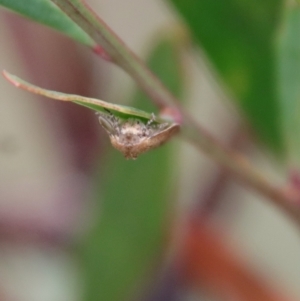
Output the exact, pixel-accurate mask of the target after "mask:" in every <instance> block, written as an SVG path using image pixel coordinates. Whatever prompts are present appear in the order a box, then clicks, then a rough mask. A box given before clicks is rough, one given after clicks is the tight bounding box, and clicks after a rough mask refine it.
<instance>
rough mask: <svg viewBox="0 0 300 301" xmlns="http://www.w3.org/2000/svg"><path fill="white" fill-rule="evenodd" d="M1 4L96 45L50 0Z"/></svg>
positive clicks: (12, 0) (0, 1) (1, 0)
mask: <svg viewBox="0 0 300 301" xmlns="http://www.w3.org/2000/svg"><path fill="white" fill-rule="evenodd" d="M0 5H2V6H4V7H6V8H8V9H10V10H12V11H14V12H17V13H19V14H21V15H23V16H25V17H27V18H30V19H32V20H34V21H36V22H39V23H41V24H44V25H46V26H49V27H51V28H54V29H56V30H58V31H60V32H61V33H64V34H65V35H67V36H69V37H70V38H72V39H74V40H76V41H77V42H80V43H82V44H85V45H87V46H93V45H94V41H93V40H92V39H91V38H90V37H89V36H88V35H87V34H86V33H85V32H84V31H83V30H82V29H81V28H80V27H79V26H78V25H77V24H76V23H74V22H73V21H72V20H71V19H70V18H69V17H68V16H67V15H66V14H65V13H63V12H62V11H61V10H60V9H59V8H58V7H57V6H56V5H55V4H53V3H52V2H51V1H50V0H26V1H25V0H0Z"/></svg>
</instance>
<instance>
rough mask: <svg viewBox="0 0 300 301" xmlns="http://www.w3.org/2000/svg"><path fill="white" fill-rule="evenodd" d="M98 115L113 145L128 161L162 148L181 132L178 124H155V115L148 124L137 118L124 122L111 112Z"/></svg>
mask: <svg viewBox="0 0 300 301" xmlns="http://www.w3.org/2000/svg"><path fill="white" fill-rule="evenodd" d="M97 115H98V118H99V122H100V124H101V126H102V127H103V128H104V129H105V131H106V132H107V134H108V136H109V138H110V141H111V144H112V145H113V146H114V147H115V148H116V149H117V150H119V151H120V152H121V153H123V155H124V156H125V158H126V159H136V158H137V156H138V155H140V154H142V153H144V152H147V151H148V150H151V149H153V148H156V147H158V146H160V145H161V144H163V143H164V142H166V141H167V140H169V139H170V138H171V137H172V136H173V135H174V134H175V133H177V132H178V131H179V125H178V124H176V123H175V124H174V123H173V124H170V123H167V122H166V123H155V116H154V114H152V118H151V119H150V120H149V121H148V122H147V123H143V122H142V121H141V120H139V119H135V118H130V119H127V120H122V119H120V118H118V117H116V116H114V115H113V114H112V113H111V112H109V113H108V114H106V113H100V112H98V113H97Z"/></svg>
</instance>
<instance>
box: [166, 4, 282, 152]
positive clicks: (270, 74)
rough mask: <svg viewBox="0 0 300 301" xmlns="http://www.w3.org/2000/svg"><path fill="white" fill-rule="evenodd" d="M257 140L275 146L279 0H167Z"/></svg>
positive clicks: (277, 137) (277, 148)
mask: <svg viewBox="0 0 300 301" xmlns="http://www.w3.org/2000/svg"><path fill="white" fill-rule="evenodd" d="M169 1H170V2H171V3H172V4H173V5H174V6H175V7H176V8H177V9H178V11H179V12H180V14H181V15H182V17H183V18H184V20H185V21H186V23H187V24H188V26H189V27H190V29H191V32H192V34H193V36H194V39H195V41H196V42H197V43H198V44H199V45H201V46H202V47H203V49H204V50H205V52H206V55H207V57H208V58H209V59H210V60H211V62H212V65H213V66H214V67H215V68H216V70H217V71H218V73H219V75H220V78H221V79H222V81H223V82H224V83H225V85H227V86H228V87H229V89H230V90H231V92H232V94H233V95H234V97H235V98H236V99H237V101H238V103H239V106H240V107H241V108H242V109H243V111H244V112H245V115H246V116H247V118H248V121H249V122H250V123H251V125H252V127H253V128H254V129H255V130H256V132H257V134H258V135H259V137H260V138H261V140H262V141H264V142H266V143H267V144H268V145H269V146H271V147H272V148H273V150H275V151H277V152H280V151H282V149H283V142H282V137H281V132H280V130H281V129H280V121H279V119H280V118H279V104H278V98H277V90H276V88H277V87H276V84H277V82H276V62H275V51H274V46H273V45H274V33H275V30H276V27H277V22H278V20H279V19H280V11H281V8H282V0H255V1H254V0H243V1H240V0H222V1H211V0H199V1H194V0H169Z"/></svg>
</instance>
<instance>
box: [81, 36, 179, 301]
mask: <svg viewBox="0 0 300 301" xmlns="http://www.w3.org/2000/svg"><path fill="white" fill-rule="evenodd" d="M176 47H177V45H176V44H175V45H174V44H173V42H172V41H170V40H167V41H166V40H162V41H161V42H160V43H158V44H157V46H156V48H155V49H154V51H153V52H152V55H151V57H150V59H149V61H150V65H151V66H152V67H153V71H154V72H155V73H157V74H160V76H161V79H162V80H163V82H164V83H166V84H167V85H168V86H169V87H170V88H174V87H176V90H175V89H174V90H173V91H174V92H175V93H176V94H177V95H178V94H179V92H180V91H181V90H182V77H181V73H177V72H175V73H174V70H180V67H179V66H180V60H179V57H178V55H175V53H177V54H178V52H177V51H176ZM166 66H169V67H168V68H166ZM144 101H145V99H144V96H142V95H141V94H140V93H137V94H136V96H135V97H134V102H133V105H135V106H139V107H141V106H142V107H143V105H144ZM172 154H173V151H172V145H169V144H168V145H164V146H162V147H161V148H159V149H157V150H154V151H152V152H149V153H147V154H145V155H142V156H140V157H139V158H138V159H137V160H136V161H126V160H124V158H123V157H122V156H121V155H120V154H119V153H117V152H116V151H112V152H111V154H110V156H109V157H108V158H107V159H106V160H105V161H103V162H102V163H101V164H100V167H99V178H97V179H96V183H97V190H96V192H95V199H96V200H97V202H100V203H101V207H100V211H101V212H98V213H97V222H96V225H95V226H94V228H93V230H92V231H91V233H90V234H89V235H88V236H87V237H85V240H84V241H83V242H82V245H81V246H80V249H81V255H82V264H83V268H84V270H85V276H86V284H87V287H86V299H85V300H89V301H92V300H95V301H96V300H106V301H117V300H126V299H128V297H129V296H132V294H134V293H135V290H136V289H137V288H139V287H141V284H145V281H146V279H147V276H148V277H149V276H150V275H149V273H151V271H153V266H154V265H155V264H156V263H157V260H158V259H159V257H160V256H161V255H162V248H163V245H164V243H165V238H166V236H167V234H168V233H167V232H168V223H169V221H170V217H171V216H170V205H171V204H170V202H169V201H170V197H171V190H170V188H171V187H172V186H173V187H174V183H173V181H172V179H173V177H172V176H171V175H172V170H173V167H174V158H173V155H172ZM172 183H173V185H171V184H172Z"/></svg>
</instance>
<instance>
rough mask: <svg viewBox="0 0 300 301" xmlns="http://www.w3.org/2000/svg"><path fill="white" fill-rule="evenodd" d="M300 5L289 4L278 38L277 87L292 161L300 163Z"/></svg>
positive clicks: (289, 155) (285, 135) (285, 136)
mask: <svg viewBox="0 0 300 301" xmlns="http://www.w3.org/2000/svg"><path fill="white" fill-rule="evenodd" d="M299 37H300V6H299V4H296V5H290V6H288V8H287V11H286V14H285V18H284V19H283V23H282V28H280V31H279V38H278V41H279V43H278V75H279V76H278V87H279V98H280V105H281V111H282V122H283V129H284V138H285V139H286V145H287V151H288V157H289V160H290V163H297V164H298V165H299V163H300V39H299Z"/></svg>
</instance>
